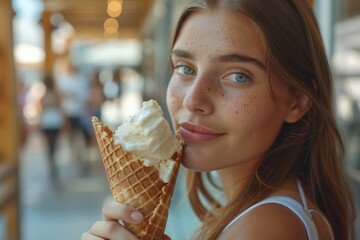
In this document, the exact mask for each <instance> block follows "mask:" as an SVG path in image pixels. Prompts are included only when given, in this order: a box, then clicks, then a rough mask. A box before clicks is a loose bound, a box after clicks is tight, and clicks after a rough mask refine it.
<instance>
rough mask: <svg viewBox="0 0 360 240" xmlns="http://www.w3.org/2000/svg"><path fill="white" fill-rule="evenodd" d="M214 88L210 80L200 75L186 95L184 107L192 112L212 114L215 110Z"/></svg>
mask: <svg viewBox="0 0 360 240" xmlns="http://www.w3.org/2000/svg"><path fill="white" fill-rule="evenodd" d="M213 87H214V86H212V84H211V80H210V79H209V78H206V77H205V76H201V75H199V74H198V75H197V77H196V78H195V79H194V81H193V82H192V84H191V85H190V88H189V89H188V91H187V92H186V94H185V97H184V100H183V106H184V107H185V108H186V109H188V110H189V111H191V112H196V113H201V114H209V113H211V112H212V111H213V110H214V104H213V103H214V97H215V96H214V95H213V94H212V92H213V91H214V89H213Z"/></svg>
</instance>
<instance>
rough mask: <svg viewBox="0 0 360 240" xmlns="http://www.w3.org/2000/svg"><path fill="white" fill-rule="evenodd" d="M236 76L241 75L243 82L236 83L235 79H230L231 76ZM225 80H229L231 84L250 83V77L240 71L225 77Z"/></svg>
mask: <svg viewBox="0 0 360 240" xmlns="http://www.w3.org/2000/svg"><path fill="white" fill-rule="evenodd" d="M236 75H241V76H243V77H245V78H246V79H245V81H243V80H241V81H237V80H236V79H231V76H236ZM224 79H226V80H230V81H231V82H234V83H247V82H250V81H251V77H250V76H249V74H246V73H244V72H242V71H238V72H232V73H230V74H228V75H226V76H225V78H224Z"/></svg>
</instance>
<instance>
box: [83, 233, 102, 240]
mask: <svg viewBox="0 0 360 240" xmlns="http://www.w3.org/2000/svg"><path fill="white" fill-rule="evenodd" d="M81 240H104V239H103V238H99V237H97V236H94V235H92V234H91V233H89V232H84V233H83V234H82V235H81Z"/></svg>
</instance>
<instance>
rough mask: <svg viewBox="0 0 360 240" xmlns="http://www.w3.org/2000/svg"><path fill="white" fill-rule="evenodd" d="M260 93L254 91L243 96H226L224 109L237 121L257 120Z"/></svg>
mask: <svg viewBox="0 0 360 240" xmlns="http://www.w3.org/2000/svg"><path fill="white" fill-rule="evenodd" d="M258 95H259V93H256V92H253V93H249V94H246V95H243V96H237V97H231V96H230V97H225V98H224V99H225V101H224V106H222V107H223V109H227V113H226V114H227V115H231V116H233V118H232V119H236V121H237V122H242V123H243V122H255V120H256V119H257V117H258V116H259V114H258V113H259V101H258V99H259V96H258Z"/></svg>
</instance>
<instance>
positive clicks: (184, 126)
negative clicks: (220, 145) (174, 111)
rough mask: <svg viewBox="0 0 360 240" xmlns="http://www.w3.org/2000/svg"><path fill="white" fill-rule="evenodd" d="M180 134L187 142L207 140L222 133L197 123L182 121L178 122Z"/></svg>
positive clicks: (215, 137)
mask: <svg viewBox="0 0 360 240" xmlns="http://www.w3.org/2000/svg"><path fill="white" fill-rule="evenodd" d="M179 126H180V128H179V131H180V134H181V136H182V137H183V139H184V140H185V141H188V142H198V143H201V142H208V141H212V140H214V139H217V138H219V137H221V136H222V135H224V133H219V132H216V131H214V130H211V129H209V128H207V127H204V126H202V125H199V124H194V123H190V122H183V123H180V124H179Z"/></svg>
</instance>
